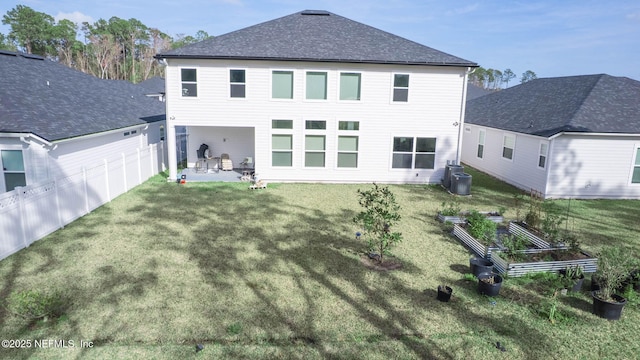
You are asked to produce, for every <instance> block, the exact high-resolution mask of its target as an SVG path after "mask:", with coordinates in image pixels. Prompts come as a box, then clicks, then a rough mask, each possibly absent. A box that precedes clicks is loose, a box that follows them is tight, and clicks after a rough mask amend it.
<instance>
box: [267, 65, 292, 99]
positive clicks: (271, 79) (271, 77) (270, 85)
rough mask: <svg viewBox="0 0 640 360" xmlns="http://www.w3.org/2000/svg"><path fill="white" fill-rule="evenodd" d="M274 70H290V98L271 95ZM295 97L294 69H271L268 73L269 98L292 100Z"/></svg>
mask: <svg viewBox="0 0 640 360" xmlns="http://www.w3.org/2000/svg"><path fill="white" fill-rule="evenodd" d="M275 72H290V73H291V76H292V78H291V98H276V97H273V74H274V73H275ZM295 98H296V71H295V70H294V69H271V72H270V73H269V99H270V100H272V101H294V100H295Z"/></svg>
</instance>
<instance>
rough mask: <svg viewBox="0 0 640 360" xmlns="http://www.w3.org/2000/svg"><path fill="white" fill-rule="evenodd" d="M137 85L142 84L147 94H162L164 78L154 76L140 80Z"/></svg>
mask: <svg viewBox="0 0 640 360" xmlns="http://www.w3.org/2000/svg"><path fill="white" fill-rule="evenodd" d="M138 85H140V86H142V87H143V88H144V89H145V91H146V92H147V95H148V94H164V78H161V77H160V76H154V77H152V78H149V79H147V80H145V81H141V82H139V83H138Z"/></svg>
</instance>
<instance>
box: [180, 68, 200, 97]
mask: <svg viewBox="0 0 640 360" xmlns="http://www.w3.org/2000/svg"><path fill="white" fill-rule="evenodd" d="M181 81H182V96H184V97H193V96H198V82H197V74H196V69H181Z"/></svg>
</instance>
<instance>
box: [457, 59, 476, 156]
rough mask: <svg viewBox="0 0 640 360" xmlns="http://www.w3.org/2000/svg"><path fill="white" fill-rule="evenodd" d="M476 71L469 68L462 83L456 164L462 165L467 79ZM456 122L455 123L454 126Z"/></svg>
mask: <svg viewBox="0 0 640 360" xmlns="http://www.w3.org/2000/svg"><path fill="white" fill-rule="evenodd" d="M474 71H476V68H473V70H471V68H470V67H468V68H467V71H465V73H464V82H463V83H462V105H461V109H460V122H459V123H458V148H457V149H456V162H455V164H456V165H460V156H461V154H462V133H463V129H464V113H465V111H466V109H467V79H468V77H469V74H471V73H473V72H474ZM455 125H456V124H455V123H454V126H455Z"/></svg>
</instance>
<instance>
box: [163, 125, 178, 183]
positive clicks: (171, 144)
mask: <svg viewBox="0 0 640 360" xmlns="http://www.w3.org/2000/svg"><path fill="white" fill-rule="evenodd" d="M171 120H172V119H169V120H167V134H166V137H165V139H166V140H167V160H168V162H169V179H167V181H176V180H177V179H178V160H177V158H176V127H175V126H174V125H173V124H172V123H171Z"/></svg>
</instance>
